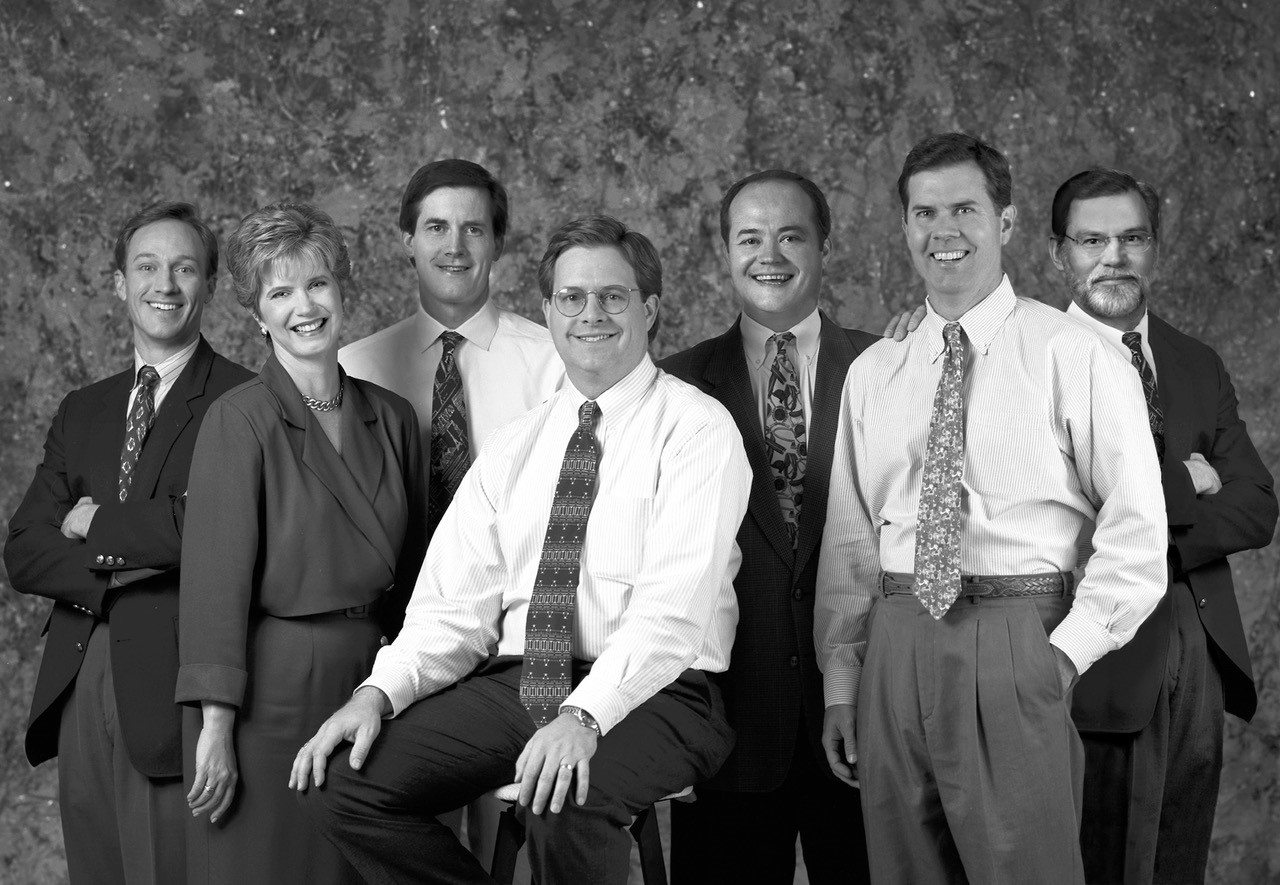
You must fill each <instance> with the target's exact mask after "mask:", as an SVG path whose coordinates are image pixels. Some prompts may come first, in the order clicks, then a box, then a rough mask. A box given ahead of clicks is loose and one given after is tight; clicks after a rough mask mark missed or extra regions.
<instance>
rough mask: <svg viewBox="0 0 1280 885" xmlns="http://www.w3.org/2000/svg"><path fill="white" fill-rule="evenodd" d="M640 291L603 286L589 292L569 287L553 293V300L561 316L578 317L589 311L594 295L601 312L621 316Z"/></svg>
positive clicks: (625, 287) (622, 287) (623, 287)
mask: <svg viewBox="0 0 1280 885" xmlns="http://www.w3.org/2000/svg"><path fill="white" fill-rule="evenodd" d="M639 291H640V290H639V289H631V288H628V287H627V286H602V287H601V288H599V289H597V290H595V291H594V292H589V291H586V290H583V289H579V288H577V287H576V286H569V287H567V288H564V289H561V290H560V291H559V292H554V293H552V295H551V300H552V301H554V302H555V303H556V310H558V311H560V313H561V314H563V315H564V316H567V317H576V316H577V315H578V314H580V313H582V312H583V311H584V310H586V309H587V300H588V296H591V295H594V296H596V300H597V301H599V302H600V309H601V310H603V311H604V312H605V313H608V314H619V313H622V312H623V311H624V310H626V309H627V305H628V304H630V303H631V293H632V292H639Z"/></svg>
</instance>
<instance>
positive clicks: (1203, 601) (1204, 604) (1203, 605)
mask: <svg viewBox="0 0 1280 885" xmlns="http://www.w3.org/2000/svg"><path fill="white" fill-rule="evenodd" d="M1208 604H1209V600H1207V599H1202V600H1200V607H1201V608H1204V607H1205V606H1206V605H1208Z"/></svg>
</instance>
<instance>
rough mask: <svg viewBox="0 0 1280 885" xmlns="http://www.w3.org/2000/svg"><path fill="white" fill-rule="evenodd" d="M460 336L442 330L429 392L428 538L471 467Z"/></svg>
mask: <svg viewBox="0 0 1280 885" xmlns="http://www.w3.org/2000/svg"><path fill="white" fill-rule="evenodd" d="M461 340H462V336H461V335H459V334H458V333H457V332H441V333H440V341H441V344H442V347H443V351H442V353H441V354H440V365H438V366H436V380H435V386H434V388H433V389H432V394H431V479H430V491H429V492H428V494H427V498H428V500H427V537H428V538H429V537H431V536H432V535H434V534H435V531H436V526H437V525H439V524H440V519H441V517H443V516H444V512H445V511H446V510H448V509H449V503H450V502H451V501H453V496H454V495H455V494H457V492H458V486H459V485H461V484H462V477H463V476H465V475H466V473H467V468H468V467H470V466H471V447H470V444H469V442H468V440H467V402H466V400H465V399H464V398H463V395H462V375H461V373H459V372H458V361H457V359H456V358H455V357H454V353H453V351H454V348H455V347H457V346H458V342H459V341H461Z"/></svg>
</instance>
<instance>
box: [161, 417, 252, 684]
mask: <svg viewBox="0 0 1280 885" xmlns="http://www.w3.org/2000/svg"><path fill="white" fill-rule="evenodd" d="M263 463H264V462H263V447H262V442H261V440H260V439H259V438H258V435H257V433H256V432H255V429H254V427H253V424H252V423H251V421H250V419H249V417H248V416H247V415H245V413H244V412H243V411H241V410H240V409H239V408H238V407H237V406H236V405H234V404H233V403H230V402H228V401H227V400H226V399H221V400H218V401H217V402H215V403H214V404H213V405H212V406H210V407H209V411H208V413H207V414H206V415H205V419H204V422H203V424H201V426H200V435H199V436H198V437H197V439H196V447H195V452H194V454H193V455H192V460H191V475H190V478H189V481H188V486H187V512H186V527H185V528H186V543H185V544H183V548H182V577H181V585H180V586H181V589H180V591H179V596H178V638H179V642H178V649H179V662H180V664H181V666H180V668H179V670H178V684H177V691H176V695H175V699H176V700H177V701H178V702H179V703H196V702H200V701H219V702H221V703H225V704H231V705H233V706H236V707H238V706H240V704H241V702H242V701H243V700H244V692H245V686H246V685H247V683H248V679H249V673H248V665H247V662H246V657H247V650H248V624H249V607H250V605H251V603H252V600H253V597H254V594H255V591H256V590H257V587H256V580H257V579H256V572H257V566H258V547H259V538H260V533H261V531H262V526H260V525H259V520H260V519H261V505H260V502H261V499H262V483H263Z"/></svg>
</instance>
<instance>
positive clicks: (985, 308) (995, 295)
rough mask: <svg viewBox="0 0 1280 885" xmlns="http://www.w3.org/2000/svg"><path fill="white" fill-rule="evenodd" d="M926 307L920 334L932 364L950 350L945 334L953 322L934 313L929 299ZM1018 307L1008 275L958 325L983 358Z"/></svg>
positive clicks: (967, 312) (969, 310)
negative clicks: (923, 334)
mask: <svg viewBox="0 0 1280 885" xmlns="http://www.w3.org/2000/svg"><path fill="white" fill-rule="evenodd" d="M924 303H925V313H926V315H925V318H924V322H922V323H921V324H920V329H919V330H918V332H924V333H925V334H926V335H927V336H928V342H929V362H933V361H934V360H936V359H937V358H938V357H940V356H941V355H942V353H943V351H945V350H946V349H947V342H946V339H945V338H943V336H942V330H943V327H945V326H946V325H948V324H949V323H950V322H951V320H947V319H944V318H943V317H942V315H941V314H939V313H938V312H937V311H935V310H934V309H933V305H932V304H930V303H929V299H927V298H926V299H925V302H924ZM1017 303H1018V298H1017V296H1016V295H1014V293H1013V284H1012V283H1011V282H1009V275H1008V274H1005V275H1003V276H1002V277H1001V278H1000V285H998V286H996V287H995V289H994V290H992V292H991V294H990V295H988V296H987V297H986V298H983V299H982V300H981V301H979V302H978V303H977V304H975V305H974V306H973V307H971V308H969V309H968V310H967V311H965V313H964V316H962V317H960V319H959V320H958V322H959V323H960V328H961V329H963V330H964V334H965V337H967V338H968V339H969V344H970V345H971V346H972V347H973V348H974V350H976V351H980V352H981V353H983V354H985V353H986V352H987V349H988V348H989V347H991V342H992V341H993V340H995V337H996V334H997V333H999V331H1000V328H1001V327H1002V326H1003V325H1004V321H1005V320H1006V319H1008V318H1009V314H1011V313H1013V308H1014V307H1015V306H1016V305H1017Z"/></svg>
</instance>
